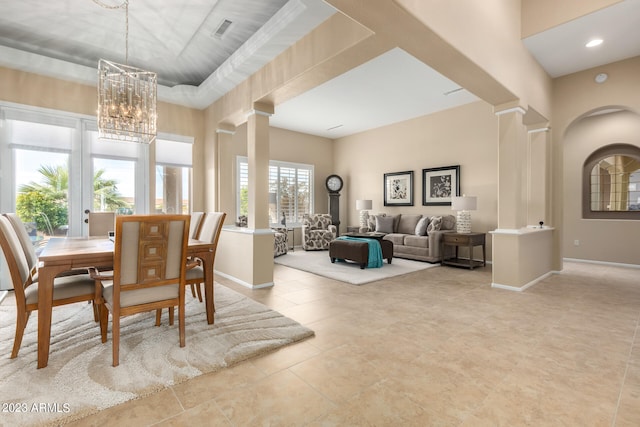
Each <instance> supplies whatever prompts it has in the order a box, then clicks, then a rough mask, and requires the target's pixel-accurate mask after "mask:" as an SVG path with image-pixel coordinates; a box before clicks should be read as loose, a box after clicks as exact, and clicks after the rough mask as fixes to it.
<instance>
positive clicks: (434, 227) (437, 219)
mask: <svg viewBox="0 0 640 427" xmlns="http://www.w3.org/2000/svg"><path fill="white" fill-rule="evenodd" d="M441 225H442V217H441V216H434V217H433V218H431V222H430V223H429V226H428V227H427V234H429V233H431V232H432V231H438V230H440V226H441Z"/></svg>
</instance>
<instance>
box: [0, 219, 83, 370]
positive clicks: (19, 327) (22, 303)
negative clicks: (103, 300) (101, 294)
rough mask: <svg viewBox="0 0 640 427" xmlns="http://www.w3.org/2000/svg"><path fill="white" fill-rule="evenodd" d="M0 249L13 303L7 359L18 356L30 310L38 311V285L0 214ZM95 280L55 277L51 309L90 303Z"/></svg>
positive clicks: (78, 277)
mask: <svg viewBox="0 0 640 427" xmlns="http://www.w3.org/2000/svg"><path fill="white" fill-rule="evenodd" d="M0 246H1V247H2V252H3V253H4V256H5V260H6V262H7V265H8V267H9V275H10V277H11V282H12V284H13V289H14V294H15V300H16V333H15V338H14V340H13V350H12V351H11V358H12V359H13V358H15V357H17V356H18V351H19V350H20V345H21V344H22V337H23V335H24V329H25V327H26V326H27V322H28V321H29V316H30V315H31V312H32V311H35V310H37V309H38V283H37V282H34V281H33V280H32V273H31V269H30V268H29V262H28V261H27V257H26V255H25V252H24V249H23V248H22V243H21V241H20V237H18V234H17V233H16V231H15V230H14V228H13V225H12V224H11V221H10V220H9V218H8V217H7V216H5V215H0ZM94 298H95V281H94V280H93V279H92V278H91V277H90V275H89V274H86V273H85V274H74V275H69V276H63V277H56V278H55V279H54V283H53V304H52V306H53V307H57V306H61V305H65V304H72V303H75V302H84V301H93V300H94Z"/></svg>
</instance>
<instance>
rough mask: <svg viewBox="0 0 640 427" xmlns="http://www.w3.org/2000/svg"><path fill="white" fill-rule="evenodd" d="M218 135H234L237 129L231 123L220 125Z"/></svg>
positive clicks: (217, 130)
mask: <svg viewBox="0 0 640 427" xmlns="http://www.w3.org/2000/svg"><path fill="white" fill-rule="evenodd" d="M216 133H225V134H227V135H233V134H235V133H236V127H235V126H234V125H232V124H230V123H219V124H218V128H217V129H216Z"/></svg>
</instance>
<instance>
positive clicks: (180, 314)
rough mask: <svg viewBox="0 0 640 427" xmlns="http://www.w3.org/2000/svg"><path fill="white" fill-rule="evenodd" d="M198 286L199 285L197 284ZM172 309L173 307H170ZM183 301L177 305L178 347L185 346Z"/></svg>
mask: <svg viewBox="0 0 640 427" xmlns="http://www.w3.org/2000/svg"><path fill="white" fill-rule="evenodd" d="M198 287H200V286H199V285H198ZM171 310H172V311H173V307H172V308H171ZM184 311H185V307H184V301H182V302H181V304H180V305H179V306H178V330H179V331H180V347H184V346H185V338H184Z"/></svg>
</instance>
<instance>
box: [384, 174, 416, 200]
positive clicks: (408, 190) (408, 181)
mask: <svg viewBox="0 0 640 427" xmlns="http://www.w3.org/2000/svg"><path fill="white" fill-rule="evenodd" d="M384 205H385V206H413V171H406V172H394V173H385V174H384Z"/></svg>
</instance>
